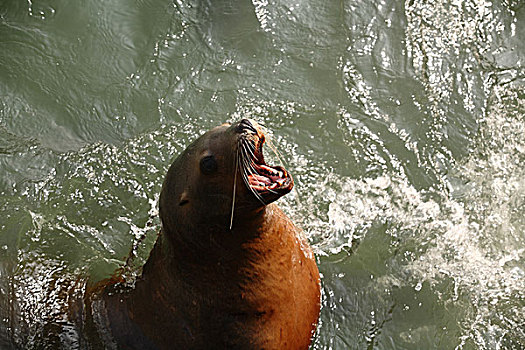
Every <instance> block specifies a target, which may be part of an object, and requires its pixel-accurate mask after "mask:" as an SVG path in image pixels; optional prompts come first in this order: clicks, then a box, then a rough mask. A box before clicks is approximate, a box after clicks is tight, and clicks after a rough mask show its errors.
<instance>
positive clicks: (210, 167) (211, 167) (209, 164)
mask: <svg viewBox="0 0 525 350" xmlns="http://www.w3.org/2000/svg"><path fill="white" fill-rule="evenodd" d="M200 166H201V171H202V172H203V173H204V174H207V175H209V174H213V173H214V172H216V171H217V161H216V160H215V157H214V156H206V157H204V158H202V159H201V165H200Z"/></svg>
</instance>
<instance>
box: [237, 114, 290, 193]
mask: <svg viewBox="0 0 525 350" xmlns="http://www.w3.org/2000/svg"><path fill="white" fill-rule="evenodd" d="M239 126H240V127H241V130H242V132H243V133H244V134H245V136H246V137H244V140H245V142H246V143H247V144H248V145H249V149H250V152H247V153H248V154H249V158H251V159H250V164H249V166H248V168H249V169H248V171H246V175H247V177H245V182H246V185H247V186H248V187H249V188H250V189H251V191H252V192H254V194H255V195H256V196H257V197H259V198H260V199H262V200H263V201H264V202H265V203H269V202H271V201H274V200H276V199H278V198H279V197H281V196H283V195H285V194H287V193H288V192H290V191H291V190H292V188H293V179H292V176H291V175H290V173H289V172H288V171H287V170H286V169H285V168H284V167H282V166H272V165H268V164H266V162H265V160H264V156H263V144H264V143H265V139H266V138H265V136H264V134H263V133H262V132H261V131H260V130H259V129H258V128H256V127H254V126H253V124H252V123H251V122H250V121H249V120H247V119H243V120H242V121H241V122H240V123H239Z"/></svg>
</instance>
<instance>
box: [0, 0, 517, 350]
mask: <svg viewBox="0 0 525 350" xmlns="http://www.w3.org/2000/svg"><path fill="white" fill-rule="evenodd" d="M524 59H525V4H524V3H523V1H519V0H508V1H482V0H466V1H454V0H450V1H445V0H438V1H430V2H429V1H424V0H407V1H406V2H404V3H403V2H401V1H392V0H385V1H350V0H341V1H326V0H310V1H304V0H297V1H280V0H277V1H266V0H252V1H251V2H250V1H247V0H236V1H233V0H214V1H204V0H202V1H196V0H192V1H182V0H175V1H169V0H168V1H165V0H141V1H123V0H120V1H118V0H115V1H101V0H89V1H70V0H69V1H66V0H43V1H37V0H32V1H31V0H28V1H9V0H0V316H1V317H2V319H1V326H0V347H7V346H8V345H7V342H6V339H7V338H12V339H14V340H17V341H19V342H21V343H22V344H24V347H26V348H31V347H32V346H33V347H38V344H39V343H38V340H37V339H36V338H35V339H33V338H31V337H29V338H27V336H25V335H24V334H38V332H39V331H40V332H41V323H42V322H43V321H44V320H46V319H49V318H52V317H53V315H54V314H55V313H57V310H60V308H61V307H63V301H62V300H63V298H61V295H60V293H59V290H60V288H58V286H61V288H63V287H64V284H67V283H69V282H68V281H71V280H74V279H75V276H86V275H90V276H93V277H94V278H103V277H106V276H108V275H109V274H110V273H111V272H112V271H113V270H114V269H115V268H116V267H118V266H120V265H121V264H122V261H123V260H124V258H125V257H126V256H127V255H128V252H129V251H130V248H131V247H132V246H133V245H136V246H137V247H138V248H137V254H138V258H137V262H138V263H139V264H140V262H143V261H144V259H145V258H146V257H147V255H148V251H149V249H150V248H151V247H152V244H153V242H154V240H155V236H156V232H157V231H158V229H159V220H158V218H157V203H156V201H157V199H158V193H159V190H160V186H161V183H162V180H163V176H164V174H165V172H166V170H167V167H168V166H169V163H170V161H171V159H173V157H174V156H176V155H177V154H178V153H179V152H180V151H181V150H182V149H184V147H185V146H186V145H188V144H189V142H190V141H192V140H193V139H195V138H196V137H197V135H199V134H201V133H202V132H204V131H205V130H207V129H209V128H211V127H213V126H215V125H218V124H221V123H223V122H225V121H233V120H236V119H239V118H241V117H249V118H253V119H255V120H257V121H259V122H261V123H262V124H264V125H266V126H267V127H268V129H270V131H271V132H272V134H273V142H274V144H275V145H276V146H277V148H278V149H279V151H280V153H281V155H282V158H283V159H284V161H285V162H286V164H287V167H288V168H289V170H290V171H291V172H292V174H293V175H294V178H295V180H296V189H297V191H295V192H294V193H292V194H290V195H288V196H286V197H285V198H283V199H282V200H280V205H281V206H282V207H283V208H284V209H285V211H286V212H287V213H288V215H289V216H290V217H291V218H292V219H293V220H294V221H295V222H296V224H297V225H298V226H300V227H302V228H303V229H304V231H305V232H306V234H307V235H308V237H309V238H310V241H311V243H312V245H313V247H314V249H315V251H316V253H317V256H318V262H319V267H320V270H321V273H322V281H323V309H322V312H321V325H320V327H319V331H318V334H317V337H316V339H315V343H314V344H313V348H314V349H524V348H525V321H524V320H525V215H524V212H525V167H524V164H525V70H524V66H523V64H524V62H523V61H524ZM143 237H145V238H144V239H143V240H141V238H143ZM74 337H75V336H74V334H73V335H69V336H65V337H64V339H65V340H64V344H72V343H74V341H73V340H74ZM71 339H73V340H71ZM68 342H70V343H68ZM35 344H36V345H35ZM66 348H67V346H66Z"/></svg>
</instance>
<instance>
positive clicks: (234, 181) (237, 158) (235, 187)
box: [230, 157, 239, 231]
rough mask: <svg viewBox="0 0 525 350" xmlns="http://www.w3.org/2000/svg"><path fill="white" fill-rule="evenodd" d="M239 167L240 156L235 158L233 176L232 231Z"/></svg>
mask: <svg viewBox="0 0 525 350" xmlns="http://www.w3.org/2000/svg"><path fill="white" fill-rule="evenodd" d="M238 167H239V157H236V158H235V175H234V177H233V198H232V215H231V217H230V231H231V229H232V226H233V212H234V210H235V192H236V189H237V169H238Z"/></svg>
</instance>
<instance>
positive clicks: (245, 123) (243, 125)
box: [238, 118, 257, 134]
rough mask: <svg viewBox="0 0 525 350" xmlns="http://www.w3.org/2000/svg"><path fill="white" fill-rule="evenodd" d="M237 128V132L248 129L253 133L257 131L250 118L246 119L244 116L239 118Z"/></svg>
mask: <svg viewBox="0 0 525 350" xmlns="http://www.w3.org/2000/svg"><path fill="white" fill-rule="evenodd" d="M238 129H239V132H244V131H250V132H252V133H255V134H256V133H257V130H256V129H255V127H254V126H253V124H252V122H251V121H250V119H246V118H244V119H241V120H240V121H239V126H238Z"/></svg>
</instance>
